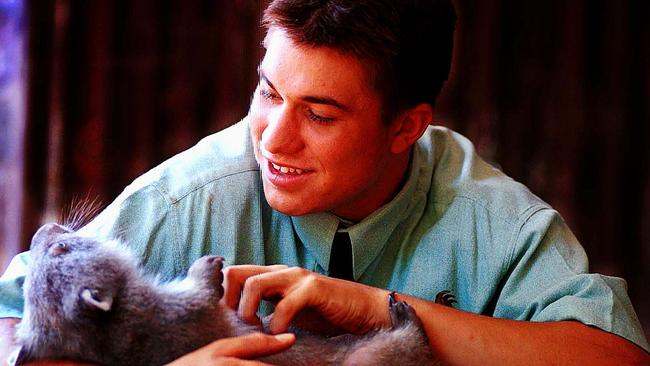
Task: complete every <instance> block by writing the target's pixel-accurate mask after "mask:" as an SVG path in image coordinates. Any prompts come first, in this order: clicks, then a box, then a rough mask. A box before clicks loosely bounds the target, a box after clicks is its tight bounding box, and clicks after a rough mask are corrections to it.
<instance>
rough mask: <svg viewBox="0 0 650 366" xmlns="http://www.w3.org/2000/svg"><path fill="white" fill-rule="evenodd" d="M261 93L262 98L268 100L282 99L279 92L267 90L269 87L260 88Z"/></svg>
mask: <svg viewBox="0 0 650 366" xmlns="http://www.w3.org/2000/svg"><path fill="white" fill-rule="evenodd" d="M260 95H261V96H262V98H264V99H268V100H276V99H280V97H279V96H278V95H277V94H275V93H273V92H271V91H270V90H267V89H260Z"/></svg>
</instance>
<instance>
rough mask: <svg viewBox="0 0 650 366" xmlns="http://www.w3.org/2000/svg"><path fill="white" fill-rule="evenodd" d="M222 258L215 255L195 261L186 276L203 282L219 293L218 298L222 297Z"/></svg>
mask: <svg viewBox="0 0 650 366" xmlns="http://www.w3.org/2000/svg"><path fill="white" fill-rule="evenodd" d="M223 261H224V259H223V257H218V256H216V255H206V256H205V257H201V258H199V259H197V260H196V261H195V262H194V264H192V267H190V270H189V272H188V276H189V277H192V278H193V279H195V280H198V281H201V282H205V283H207V284H208V285H209V286H211V287H214V288H216V289H218V290H219V291H220V294H219V295H220V296H221V295H223V286H222V284H223V273H222V272H221V270H222V269H223Z"/></svg>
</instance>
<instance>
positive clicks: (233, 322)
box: [16, 224, 434, 366]
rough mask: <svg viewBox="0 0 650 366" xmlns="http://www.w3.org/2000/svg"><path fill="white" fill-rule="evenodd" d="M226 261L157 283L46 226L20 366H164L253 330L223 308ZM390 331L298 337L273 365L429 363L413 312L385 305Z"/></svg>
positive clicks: (35, 261)
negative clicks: (32, 364)
mask: <svg viewBox="0 0 650 366" xmlns="http://www.w3.org/2000/svg"><path fill="white" fill-rule="evenodd" d="M222 266H223V259H222V258H220V257H215V256H206V257H202V258H200V259H198V260H197V261H196V262H195V263H194V264H193V265H192V267H191V268H190V270H189V272H188V275H187V278H185V279H183V280H180V281H175V282H171V283H159V282H158V281H157V280H155V279H154V278H152V277H150V276H146V275H144V274H143V272H142V271H141V269H140V268H139V266H138V263H137V261H136V259H135V257H134V256H133V255H132V254H131V253H130V252H129V250H128V249H127V248H126V247H124V246H121V245H120V244H119V243H118V242H116V241H110V240H96V239H91V238H87V237H81V236H79V235H76V234H75V232H74V231H73V230H71V229H69V228H68V227H66V226H62V225H58V224H48V225H45V226H43V227H42V228H41V229H40V230H39V231H38V232H37V233H36V234H35V235H34V238H33V240H32V245H31V265H30V273H29V274H28V275H27V278H26V280H25V286H24V291H25V314H24V318H23V320H22V322H21V323H20V325H19V326H18V329H17V333H16V339H17V342H18V344H19V345H20V346H22V349H21V352H20V354H19V356H18V358H19V361H21V362H22V361H28V360H34V359H41V358H47V359H68V360H80V361H87V362H91V363H96V364H101V365H162V364H165V363H167V362H170V361H172V360H174V359H176V358H178V357H180V356H182V355H184V354H186V353H188V352H190V351H192V350H195V349H197V348H199V347H201V346H203V345H206V344H208V343H210V342H211V341H213V340H216V339H218V338H223V337H231V336H235V335H241V334H246V333H250V332H253V331H256V328H254V327H252V326H249V325H246V324H244V323H242V322H241V321H240V320H238V319H237V317H236V316H235V315H234V312H232V311H231V310H230V309H228V308H226V307H224V306H223V305H222V304H220V302H219V300H220V299H221V297H222V296H223V292H224V290H223V287H222V280H223V274H222V272H221V269H222ZM389 307H390V313H391V316H392V319H393V328H392V329H391V330H385V331H384V330H381V331H377V332H373V333H372V334H369V335H367V336H353V335H343V336H338V337H331V338H327V337H321V336H315V335H311V334H304V335H303V334H301V335H300V336H299V337H298V340H297V342H296V344H295V345H294V346H293V347H291V348H290V349H289V350H288V351H285V352H283V353H281V354H278V355H274V356H269V357H265V358H263V360H264V361H266V362H271V363H274V364H278V365H340V364H347V365H398V364H399V365H402V366H406V365H428V364H434V359H433V356H432V353H431V350H430V348H429V346H428V340H427V338H426V335H425V333H424V331H423V330H422V328H421V323H420V321H419V319H418V318H417V316H416V315H415V312H414V311H413V309H412V308H411V307H409V306H408V305H407V304H405V303H402V302H395V301H393V300H392V298H391V301H390V303H389Z"/></svg>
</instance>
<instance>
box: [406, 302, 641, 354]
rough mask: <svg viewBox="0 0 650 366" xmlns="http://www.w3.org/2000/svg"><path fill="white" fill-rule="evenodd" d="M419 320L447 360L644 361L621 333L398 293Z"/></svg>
mask: <svg viewBox="0 0 650 366" xmlns="http://www.w3.org/2000/svg"><path fill="white" fill-rule="evenodd" d="M398 300H405V301H406V302H408V303H409V304H410V305H412V306H413V307H414V308H415V310H416V312H417V314H418V315H419V317H420V318H421V319H422V322H423V324H424V328H425V330H426V332H427V335H428V336H429V340H430V342H431V346H432V348H433V349H434V352H436V353H437V354H438V355H439V356H440V357H441V358H443V360H444V361H446V362H448V363H449V364H451V365H500V366H503V365H527V366H533V365H550V364H566V365H648V364H650V356H649V355H648V354H647V353H646V352H644V351H643V350H642V349H640V348H639V347H637V346H636V345H634V344H633V343H632V342H629V341H627V340H625V339H623V338H621V337H618V336H616V335H613V334H610V333H607V332H604V331H602V330H599V329H595V328H592V327H588V326H586V325H584V324H582V323H578V322H572V321H564V322H526V321H517V320H506V319H496V318H491V317H488V316H483V315H477V314H472V313H469V312H464V311H460V310H456V309H452V308H449V307H445V306H442V305H438V304H434V303H431V302H428V301H424V300H421V299H417V298H414V297H410V296H405V295H401V294H399V295H398Z"/></svg>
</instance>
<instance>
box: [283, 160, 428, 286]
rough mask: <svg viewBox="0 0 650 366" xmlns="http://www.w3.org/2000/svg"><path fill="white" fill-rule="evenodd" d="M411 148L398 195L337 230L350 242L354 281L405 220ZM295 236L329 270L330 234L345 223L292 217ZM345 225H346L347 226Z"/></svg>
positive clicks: (321, 216) (327, 217) (412, 183)
mask: <svg viewBox="0 0 650 366" xmlns="http://www.w3.org/2000/svg"><path fill="white" fill-rule="evenodd" d="M418 151H419V150H418V149H417V148H414V149H413V153H412V159H411V163H410V166H409V173H408V174H409V175H408V179H407V180H406V183H405V184H404V186H403V187H402V189H401V190H400V191H399V193H398V194H397V195H396V196H395V197H394V198H393V199H392V200H391V201H390V202H388V203H387V204H385V205H384V206H382V207H380V208H378V209H377V210H376V211H374V212H373V213H372V214H370V215H369V216H368V217H366V218H365V219H363V220H362V221H361V222H358V223H356V224H353V225H349V226H348V225H342V227H343V226H346V227H345V228H344V229H341V230H340V231H345V232H348V233H349V235H350V241H351V242H352V263H353V267H354V279H355V280H358V279H359V278H360V277H361V275H362V274H363V273H364V272H365V271H366V269H367V268H368V266H369V265H370V264H371V263H372V262H373V261H374V260H375V258H377V256H378V255H379V253H380V252H381V250H382V249H383V247H384V245H385V244H386V242H387V241H388V239H389V238H390V235H391V234H392V233H393V231H394V230H395V228H396V227H397V225H398V224H399V223H400V222H402V221H403V220H404V218H405V217H407V215H406V212H407V211H408V210H409V208H410V207H411V202H412V200H413V197H414V196H415V194H414V193H415V190H416V188H417V183H418V176H419V170H420V169H419V164H420V156H419V153H418ZM291 220H292V222H293V226H294V228H295V230H296V234H297V235H298V237H299V238H300V240H301V241H302V243H303V244H304V245H305V247H306V248H307V250H308V251H309V252H310V253H311V255H313V256H314V258H315V260H316V262H317V263H318V264H319V265H320V266H321V267H322V268H324V269H326V270H327V269H328V268H329V260H330V252H331V250H332V241H333V240H334V234H335V233H336V231H337V229H339V224H340V223H341V222H345V221H344V220H342V219H340V218H339V217H337V216H336V215H333V214H331V213H325V212H324V213H317V214H309V215H304V216H292V217H291ZM348 224H349V223H348Z"/></svg>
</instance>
